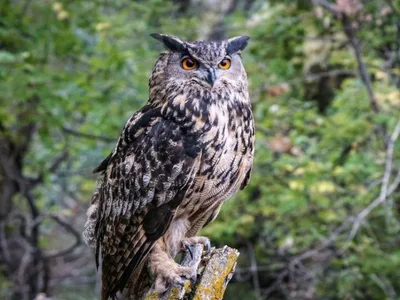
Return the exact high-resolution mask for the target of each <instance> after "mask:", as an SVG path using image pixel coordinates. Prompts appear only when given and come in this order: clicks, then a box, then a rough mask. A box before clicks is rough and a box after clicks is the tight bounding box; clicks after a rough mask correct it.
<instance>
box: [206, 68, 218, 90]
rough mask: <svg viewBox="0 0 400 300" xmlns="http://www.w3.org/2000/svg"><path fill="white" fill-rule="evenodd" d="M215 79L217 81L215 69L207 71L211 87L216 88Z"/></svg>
mask: <svg viewBox="0 0 400 300" xmlns="http://www.w3.org/2000/svg"><path fill="white" fill-rule="evenodd" d="M215 79H216V77H215V70H214V69H213V68H208V69H207V81H208V83H209V84H210V85H211V87H213V86H214V82H215Z"/></svg>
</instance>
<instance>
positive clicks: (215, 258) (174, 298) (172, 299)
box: [121, 244, 239, 300]
mask: <svg viewBox="0 0 400 300" xmlns="http://www.w3.org/2000/svg"><path fill="white" fill-rule="evenodd" d="M238 256H239V251H238V250H236V249H233V248H230V247H228V246H224V247H223V248H219V249H215V248H213V249H211V251H210V253H209V254H208V255H203V245H200V244H196V245H194V246H193V247H192V255H190V253H186V254H185V256H184V257H183V260H182V262H181V265H182V266H187V267H195V268H196V269H197V278H196V280H195V282H191V281H190V280H187V281H186V282H185V284H184V285H183V286H176V287H171V288H170V289H169V290H167V291H166V292H165V293H163V294H157V293H156V292H154V290H153V287H152V286H150V287H149V286H148V287H147V291H146V292H144V294H143V288H144V287H143V286H142V287H141V291H140V293H141V294H142V295H145V296H140V297H139V298H138V294H135V293H134V292H133V291H131V292H130V291H129V290H127V291H125V293H124V295H123V296H122V297H121V300H132V299H145V300H183V299H185V300H192V299H193V300H194V299H195V300H211V299H212V300H214V299H215V300H217V299H222V298H223V296H224V293H225V289H226V287H227V285H228V283H229V281H230V280H231V278H232V276H233V273H234V272H235V267H236V261H237V258H238ZM141 273H142V274H141V275H140V277H142V276H143V272H141ZM146 275H148V274H147V273H145V275H144V276H145V277H146ZM146 278H147V279H146ZM146 278H145V280H144V281H141V279H142V278H137V279H136V280H135V281H136V284H135V286H136V288H137V287H138V286H137V284H138V282H148V277H146Z"/></svg>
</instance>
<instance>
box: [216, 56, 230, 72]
mask: <svg viewBox="0 0 400 300" xmlns="http://www.w3.org/2000/svg"><path fill="white" fill-rule="evenodd" d="M218 67H219V68H220V69H224V70H228V69H229V68H230V67H231V60H230V59H229V58H224V59H223V60H222V61H221V62H220V63H219V64H218Z"/></svg>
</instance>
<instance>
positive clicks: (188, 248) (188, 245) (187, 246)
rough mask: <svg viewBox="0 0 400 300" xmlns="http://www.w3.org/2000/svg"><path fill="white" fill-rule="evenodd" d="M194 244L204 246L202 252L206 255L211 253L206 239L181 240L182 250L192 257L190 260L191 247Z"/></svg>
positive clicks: (196, 237) (199, 237)
mask: <svg viewBox="0 0 400 300" xmlns="http://www.w3.org/2000/svg"><path fill="white" fill-rule="evenodd" d="M194 244H202V245H203V246H204V250H205V251H206V255H208V254H209V253H210V251H211V243H210V239H209V238H208V237H205V236H192V237H190V238H185V239H183V240H182V249H183V250H186V251H189V254H190V256H191V257H192V259H193V253H192V249H191V247H192V245H194Z"/></svg>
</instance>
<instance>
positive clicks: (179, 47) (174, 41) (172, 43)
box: [150, 33, 187, 52]
mask: <svg viewBox="0 0 400 300" xmlns="http://www.w3.org/2000/svg"><path fill="white" fill-rule="evenodd" d="M150 36H151V37H152V38H155V39H156V40H158V41H160V42H162V43H163V44H164V46H165V47H167V48H168V49H169V50H171V51H177V52H185V51H187V49H186V46H185V43H184V42H183V41H181V40H180V39H179V38H177V37H174V36H170V35H167V34H161V33H152V34H150Z"/></svg>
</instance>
